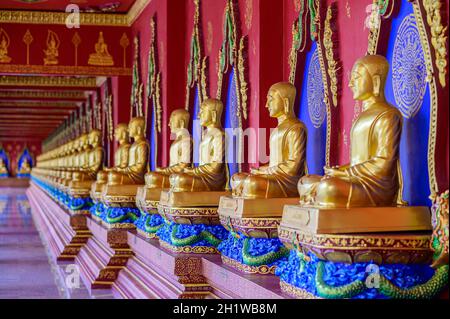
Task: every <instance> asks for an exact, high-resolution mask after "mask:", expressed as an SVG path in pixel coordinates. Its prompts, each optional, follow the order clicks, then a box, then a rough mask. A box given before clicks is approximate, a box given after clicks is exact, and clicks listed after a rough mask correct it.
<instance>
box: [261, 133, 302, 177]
mask: <svg viewBox="0 0 450 319" xmlns="http://www.w3.org/2000/svg"><path fill="white" fill-rule="evenodd" d="M286 142H287V147H285V148H283V149H284V150H286V152H287V160H285V161H282V162H281V163H280V164H278V165H276V166H273V167H269V168H268V169H267V174H268V175H290V176H293V175H294V176H295V175H298V173H299V172H300V171H301V169H302V168H304V166H305V158H306V156H305V154H306V130H305V129H303V127H302V126H300V125H296V126H294V127H293V128H292V129H290V130H289V132H288V133H287V136H286ZM302 166H303V167H302Z"/></svg>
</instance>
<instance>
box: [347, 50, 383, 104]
mask: <svg viewBox="0 0 450 319" xmlns="http://www.w3.org/2000/svg"><path fill="white" fill-rule="evenodd" d="M388 71H389V63H388V61H387V60H386V58H385V57H383V56H380V55H368V56H365V57H363V58H361V59H359V60H357V61H356V63H355V65H354V67H353V70H352V74H351V78H350V82H349V84H348V86H349V87H350V89H351V90H352V91H353V99H355V100H357V101H365V100H367V99H369V98H371V97H373V96H375V97H379V96H384V85H385V82H386V78H387V73H388Z"/></svg>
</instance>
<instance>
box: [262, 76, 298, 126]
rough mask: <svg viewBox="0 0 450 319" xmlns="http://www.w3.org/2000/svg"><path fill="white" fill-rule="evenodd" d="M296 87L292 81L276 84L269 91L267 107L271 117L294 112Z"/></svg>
mask: <svg viewBox="0 0 450 319" xmlns="http://www.w3.org/2000/svg"><path fill="white" fill-rule="evenodd" d="M295 95H296V89H295V86H293V85H292V84H291V83H277V84H274V85H273V86H272V87H271V88H270V89H269V92H268V93H267V103H266V108H267V109H268V110H269V114H270V116H271V117H275V118H278V117H280V116H282V115H286V114H292V115H293V114H294V110H293V107H294V101H295Z"/></svg>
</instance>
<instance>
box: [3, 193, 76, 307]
mask: <svg viewBox="0 0 450 319" xmlns="http://www.w3.org/2000/svg"><path fill="white" fill-rule="evenodd" d="M25 191H26V189H25V188H0V299H2V298H7V299H14V298H21V299H28V298H32V299H43V298H45V299H59V298H68V294H67V292H66V289H65V288H64V287H63V285H61V282H62V280H60V279H59V278H60V276H59V275H58V272H59V271H60V270H59V267H57V266H55V265H51V264H50V262H49V259H48V255H47V252H46V248H45V247H44V245H43V243H42V241H41V238H40V236H39V232H38V230H37V229H36V227H35V225H34V222H33V219H32V215H31V211H30V205H29V203H28V200H27V197H26V195H25Z"/></svg>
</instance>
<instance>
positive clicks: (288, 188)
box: [231, 83, 307, 199]
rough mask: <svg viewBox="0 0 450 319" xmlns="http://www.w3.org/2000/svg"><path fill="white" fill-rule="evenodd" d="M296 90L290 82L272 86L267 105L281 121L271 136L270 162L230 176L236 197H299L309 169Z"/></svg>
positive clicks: (304, 134) (304, 130)
mask: <svg viewBox="0 0 450 319" xmlns="http://www.w3.org/2000/svg"><path fill="white" fill-rule="evenodd" d="M295 96H296V89H295V86H294V85H292V84H291V83H277V84H275V85H273V86H272V87H271V88H270V90H269V93H268V95H267V104H266V108H267V109H268V110H269V112H270V116H271V117H274V118H276V119H277V120H278V126H277V128H276V130H274V131H273V132H272V134H271V136H270V162H269V165H267V166H263V167H260V168H259V169H253V170H252V171H251V174H247V173H239V174H235V175H234V176H233V177H232V179H231V185H232V188H233V197H242V198H247V199H257V198H283V197H297V196H298V193H297V183H298V180H299V179H300V177H302V176H303V175H304V174H305V170H306V139H307V132H306V127H305V125H304V124H303V123H302V122H301V121H300V120H299V119H298V118H297V117H296V115H295V112H294V103H295Z"/></svg>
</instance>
